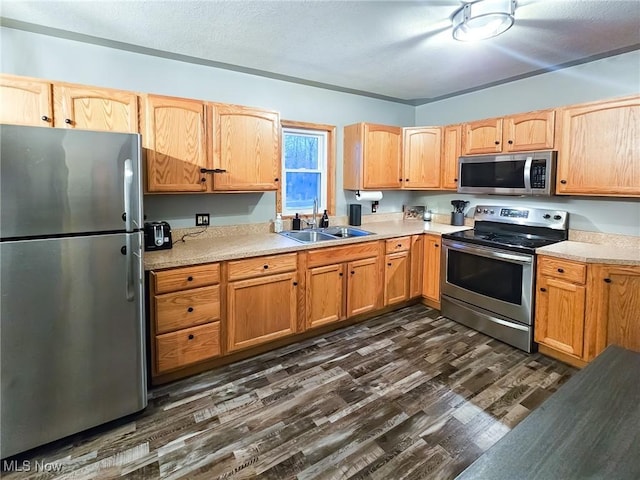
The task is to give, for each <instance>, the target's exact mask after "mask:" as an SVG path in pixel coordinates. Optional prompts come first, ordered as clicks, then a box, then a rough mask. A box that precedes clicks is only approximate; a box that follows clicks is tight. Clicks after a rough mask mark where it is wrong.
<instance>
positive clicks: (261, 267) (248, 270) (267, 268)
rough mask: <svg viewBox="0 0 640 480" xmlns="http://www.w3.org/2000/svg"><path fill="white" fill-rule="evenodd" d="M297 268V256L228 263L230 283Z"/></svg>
mask: <svg viewBox="0 0 640 480" xmlns="http://www.w3.org/2000/svg"><path fill="white" fill-rule="evenodd" d="M296 267H297V254H296V253H288V254H285V255H272V256H270V257H258V258H249V259H247V260H238V261H234V262H229V263H228V271H229V281H233V280H242V279H243V278H253V277H260V276H263V275H272V274H274V273H284V272H291V271H293V270H295V269H296Z"/></svg>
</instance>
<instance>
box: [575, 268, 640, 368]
mask: <svg viewBox="0 0 640 480" xmlns="http://www.w3.org/2000/svg"><path fill="white" fill-rule="evenodd" d="M587 288H588V303H587V305H588V312H589V315H590V318H589V317H588V318H587V334H588V337H589V338H588V339H589V341H588V342H586V348H587V352H586V355H585V356H586V359H587V360H592V359H593V358H595V357H596V356H597V355H598V354H599V353H601V352H602V351H603V350H604V349H605V348H606V347H607V346H609V345H619V346H621V347H624V348H627V349H629V350H634V351H636V352H640V317H639V316H638V312H640V266H631V265H589V280H588V284H587Z"/></svg>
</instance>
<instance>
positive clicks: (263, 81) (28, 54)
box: [0, 27, 415, 227]
mask: <svg viewBox="0 0 640 480" xmlns="http://www.w3.org/2000/svg"><path fill="white" fill-rule="evenodd" d="M0 43H1V50H0V66H1V71H2V72H4V73H12V74H16V75H25V76H31V77H38V78H46V79H50V80H56V81H68V82H74V83H80V84H85V85H95V86H103V87H110V88H119V89H123V90H133V91H139V92H149V93H156V94H161V95H173V96H179V97H187V98H196V99H202V100H212V101H219V102H224V103H234V104H239V105H247V106H253V107H261V108H268V109H273V110H277V111H279V112H280V114H281V118H283V119H288V120H297V121H303V122H314V123H325V124H331V125H336V127H337V129H336V132H337V139H336V145H337V151H336V155H337V157H336V163H337V165H336V167H337V172H336V178H337V185H338V188H337V191H336V197H337V198H336V204H337V214H338V215H346V214H347V204H348V203H354V202H355V198H354V196H353V193H352V192H349V191H347V192H344V191H343V190H342V189H341V188H340V186H341V185H342V127H343V126H344V125H348V124H350V123H356V122H375V123H382V124H389V125H400V126H411V125H413V122H414V118H415V108H414V107H412V106H409V105H401V104H397V103H394V102H387V101H383V100H377V99H373V98H367V97H363V96H359V95H352V94H347V93H340V92H335V91H331V90H325V89H322V88H315V87H310V86H305V85H299V84H295V83H289V82H284V81H280V80H273V79H269V78H263V77H258V76H254V75H248V74H244V73H239V72H233V71H229V70H223V69H218V68H211V67H207V66H203V65H195V64H191V63H185V62H180V61H176V60H169V59H165V58H159V57H154V56H149V55H143V54H138V53H132V52H127V51H122V50H117V49H113V48H107V47H102V46H97V45H90V44H85V43H80V42H76V41H71V40H66V39H61V38H56V37H49V36H45V35H40V34H35V33H31V32H25V31H21V30H14V29H10V28H5V27H3V28H1V29H0ZM409 197H410V194H409V193H407V192H385V196H384V199H383V200H382V201H381V202H380V210H379V211H380V212H398V211H401V209H402V205H403V204H404V203H407V199H408V198H409ZM369 206H370V203H369V202H363V211H364V212H366V211H367V210H368V209H369ZM145 212H146V214H147V217H148V219H149V220H160V219H163V220H168V221H169V222H170V223H171V224H172V226H178V227H188V226H193V225H194V215H195V213H196V212H202V213H204V212H210V213H211V221H212V224H213V225H228V224H236V223H253V222H265V221H269V220H270V219H273V217H274V216H275V215H274V213H275V193H273V192H267V193H249V194H210V195H203V194H195V195H146V196H145Z"/></svg>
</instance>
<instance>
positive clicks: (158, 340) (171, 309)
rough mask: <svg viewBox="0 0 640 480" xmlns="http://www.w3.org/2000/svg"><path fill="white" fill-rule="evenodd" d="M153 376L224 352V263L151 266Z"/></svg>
mask: <svg viewBox="0 0 640 480" xmlns="http://www.w3.org/2000/svg"><path fill="white" fill-rule="evenodd" d="M149 280H150V281H149V295H150V297H149V310H150V311H149V316H150V333H151V377H152V381H153V379H154V378H155V377H158V376H160V375H163V374H165V373H167V372H172V371H175V370H178V369H180V368H184V367H187V366H190V365H193V364H196V363H198V362H201V361H203V360H207V359H211V358H214V357H217V356H219V355H220V354H221V353H222V350H221V342H220V321H221V315H220V313H221V311H220V310H221V303H220V302H221V298H220V284H219V283H220V265H219V264H217V263H215V264H210V265H197V266H193V267H184V268H175V269H170V270H161V271H157V272H154V271H152V272H150V275H149Z"/></svg>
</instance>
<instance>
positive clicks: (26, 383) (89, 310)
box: [0, 125, 147, 458]
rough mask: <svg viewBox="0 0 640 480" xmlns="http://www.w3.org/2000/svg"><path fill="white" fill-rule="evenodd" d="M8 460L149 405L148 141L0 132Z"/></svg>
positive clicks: (3, 451) (1, 452) (29, 130)
mask: <svg viewBox="0 0 640 480" xmlns="http://www.w3.org/2000/svg"><path fill="white" fill-rule="evenodd" d="M0 201H1V203H0V267H1V270H2V275H1V277H0V292H1V298H0V311H1V317H0V343H1V345H0V346H1V351H0V361H1V364H0V369H1V372H0V382H1V383H2V392H1V393H2V396H1V397H0V417H1V418H0V425H1V428H0V432H1V439H0V458H6V457H8V456H12V455H14V454H16V453H19V452H23V451H25V450H28V449H31V448H33V447H36V446H39V445H42V444H45V443H48V442H50V441H53V440H56V439H59V438H62V437H65V436H67V435H70V434H73V433H77V432H80V431H82V430H85V429H88V428H90V427H93V426H97V425H100V424H103V423H105V422H108V421H110V420H114V419H116V418H119V417H122V416H125V415H127V414H131V413H134V412H137V411H139V410H142V409H143V408H144V407H145V406H146V404H147V392H146V376H145V349H144V334H143V332H144V328H143V326H144V301H143V280H142V278H143V265H142V250H143V248H142V246H143V244H142V242H143V237H142V235H143V234H142V226H143V220H142V194H141V180H140V136H139V135H135V134H125V133H109V132H93V131H86V130H70V129H56V128H43V127H27V126H16V125H0Z"/></svg>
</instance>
